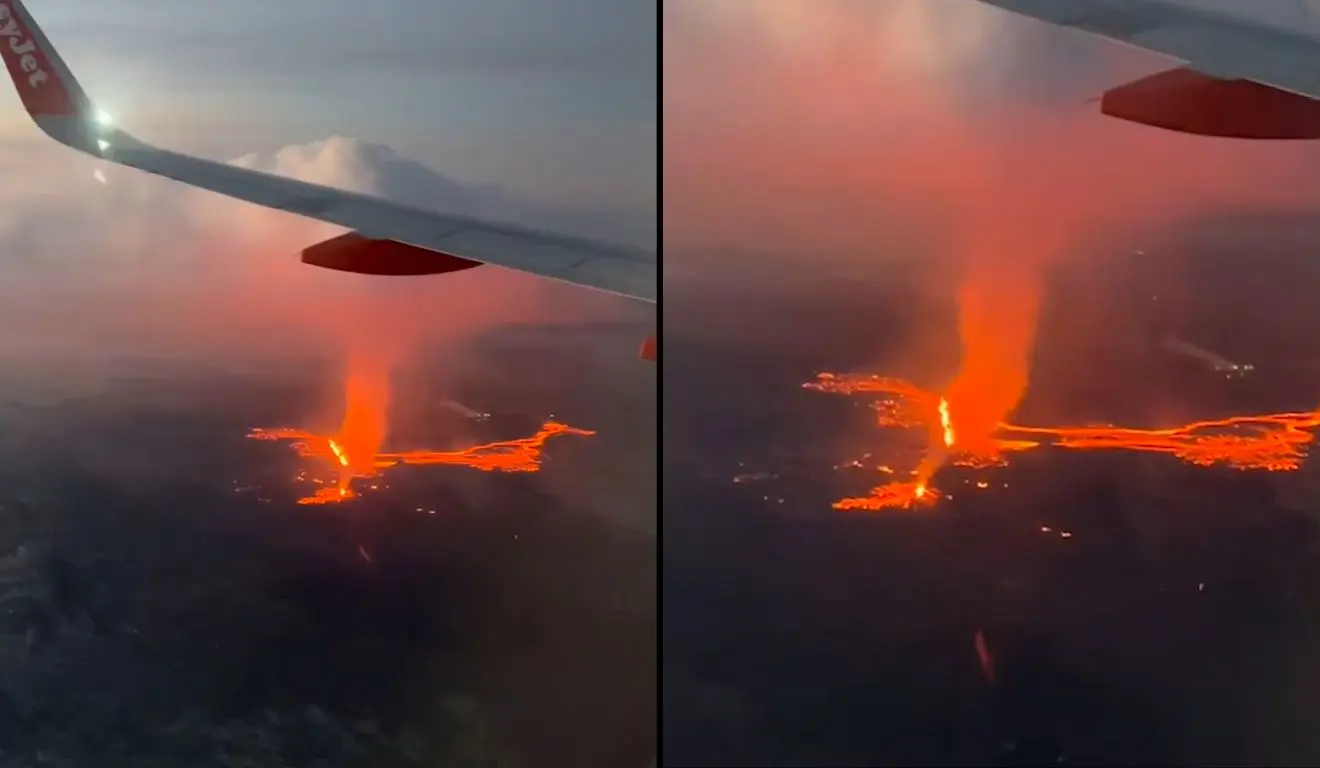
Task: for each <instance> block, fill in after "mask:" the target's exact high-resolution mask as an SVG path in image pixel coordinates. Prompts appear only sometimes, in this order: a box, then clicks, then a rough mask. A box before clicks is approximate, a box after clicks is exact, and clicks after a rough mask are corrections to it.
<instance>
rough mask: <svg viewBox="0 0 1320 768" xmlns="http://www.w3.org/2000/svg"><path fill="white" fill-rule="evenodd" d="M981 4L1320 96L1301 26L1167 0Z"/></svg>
mask: <svg viewBox="0 0 1320 768" xmlns="http://www.w3.org/2000/svg"><path fill="white" fill-rule="evenodd" d="M981 2H983V3H986V4H988V5H993V6H995V7H998V8H1003V9H1004V10H1006V11H1011V12H1013V13H1017V14H1020V15H1022V16H1028V17H1030V18H1033V19H1039V20H1040V21H1044V22H1047V23H1050V24H1055V25H1058V26H1060V27H1067V28H1070V29H1076V30H1079V31H1081V32H1086V33H1089V34H1092V35H1098V36H1100V37H1104V38H1107V39H1109V40H1114V41H1116V42H1119V43H1124V44H1126V45H1130V46H1134V47H1137V48H1142V49H1145V50H1148V51H1153V52H1155V53H1161V54H1164V55H1165V56H1169V57H1170V58H1174V59H1179V60H1181V61H1185V62H1187V63H1188V65H1189V68H1190V69H1192V70H1195V71H1196V72H1199V73H1202V74H1204V75H1210V76H1213V77H1216V78H1220V79H1223V80H1250V81H1252V82H1255V83H1259V84H1261V85H1268V86H1272V87H1274V88H1277V89H1279V90H1282V91H1288V92H1290V93H1295V94H1298V95H1301V96H1307V97H1309V98H1312V99H1320V38H1316V37H1313V36H1311V35H1308V34H1305V33H1303V32H1300V31H1293V30H1289V29H1284V28H1280V27H1274V26H1270V25H1268V24H1265V23H1262V22H1259V21H1253V20H1252V19H1249V18H1243V17H1239V16H1234V15H1230V14H1227V13H1223V12H1220V11H1214V10H1209V9H1203V8H1195V7H1191V6H1187V5H1180V4H1177V3H1174V2H1170V1H1169V0H981ZM1252 5H1254V3H1250V2H1243V3H1242V6H1243V7H1244V8H1247V7H1248V6H1252Z"/></svg>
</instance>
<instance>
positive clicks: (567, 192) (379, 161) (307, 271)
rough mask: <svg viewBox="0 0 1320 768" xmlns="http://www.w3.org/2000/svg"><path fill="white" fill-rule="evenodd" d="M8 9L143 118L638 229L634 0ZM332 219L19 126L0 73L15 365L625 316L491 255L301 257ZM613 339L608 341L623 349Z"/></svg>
mask: <svg viewBox="0 0 1320 768" xmlns="http://www.w3.org/2000/svg"><path fill="white" fill-rule="evenodd" d="M29 10H30V11H31V12H32V13H33V14H34V16H36V18H37V20H38V22H39V23H40V24H41V25H42V26H43V28H44V29H45V31H46V32H47V34H48V35H49V37H50V38H51V40H52V41H53V42H54V44H55V45H56V47H57V48H58V49H59V50H60V52H61V53H62V54H63V55H64V57H65V58H66V60H67V61H68V63H69V65H70V67H71V68H72V69H73V71H74V72H75V73H76V74H77V75H78V76H79V79H80V80H81V81H82V83H83V85H84V87H85V88H86V90H87V91H88V93H89V95H90V96H91V97H92V98H93V99H94V100H95V101H96V102H97V103H98V105H99V106H100V107H102V108H104V109H106V110H107V111H109V112H110V113H111V114H112V115H113V116H114V117H115V118H116V120H117V121H118V122H119V123H120V124H121V125H123V126H124V127H125V128H126V129H127V130H129V131H130V132H132V133H134V134H136V135H137V136H139V137H140V138H142V139H144V140H147V141H150V142H153V143H156V144H158V145H162V146H165V147H169V148H178V149H183V150H189V151H194V152H198V153H201V154H204V155H208V156H211V157H217V158H222V159H236V158H243V162H244V163H245V164H247V165H250V166H256V167H260V168H264V169H268V170H272V171H275V172H277V173H282V174H285V175H289V176H292V177H296V178H302V179H306V180H309V181H314V182H318V183H325V184H330V185H333V186H338V187H341V188H347V189H354V190H359V191H364V192H369V193H374V194H379V195H382V196H385V197H390V198H394V199H400V200H402V201H404V202H410V203H414V204H418V205H422V206H426V207H433V208H440V209H445V210H453V211H458V212H465V213H471V214H475V215H478V216H486V217H490V218H497V219H506V220H514V221H517V222H520V223H525V224H529V225H532V226H540V227H549V228H558V229H565V230H568V231H575V232H577V233H579V234H584V235H589V236H590V235H595V236H598V237H605V238H607V239H614V240H624V241H628V242H632V243H634V244H636V245H640V246H643V247H651V248H654V246H655V229H656V224H655V220H656V198H657V193H656V176H657V166H656V142H657V140H658V125H657V120H658V117H657V114H658V111H657V107H656V97H657V79H656V74H657V68H658V65H657V57H656V47H657V45H656V25H657V23H658V18H657V12H656V7H655V4H654V3H653V2H648V1H647V0H555V2H552V3H541V2H536V1H535V0H436V1H435V2H428V1H425V0H380V2H375V3H348V2H343V0H280V2H274V3H270V2H257V0H233V2H228V3H224V4H217V3H176V2H165V1H164V0H126V1H125V2H120V3H115V4H104V3H86V2H81V1H75V0H32V2H31V3H30V4H29ZM97 172H100V173H101V174H103V175H104V176H105V178H106V180H107V182H108V183H106V184H100V183H98V182H96V181H95V180H94V179H93V176H94V174H95V173H97ZM338 232H339V230H337V229H335V228H333V227H327V226H323V225H318V224H317V223H316V222H311V221H309V220H306V219H302V218H300V217H297V216H292V215H289V214H283V213H281V212H272V211H267V210H264V209H260V208H258V207H256V206H251V205H247V204H243V203H238V202H235V201H231V200H228V199H226V198H223V197H220V196H218V195H213V194H211V193H207V192H202V191H199V190H194V189H190V188H187V187H185V186H183V185H181V184H178V183H175V182H171V181H167V180H162V179H159V178H156V177H153V176H149V175H147V174H143V173H140V172H137V171H134V170H132V169H125V168H119V167H116V166H112V165H107V164H105V163H101V162H100V161H97V160H96V159H94V158H89V157H86V156H83V155H80V154H78V153H76V152H73V151H71V150H68V149H67V148H65V147H62V146H60V145H58V144H56V143H55V142H53V141H51V140H50V139H49V138H47V137H45V136H44V135H42V134H41V133H39V132H38V131H37V129H36V128H35V126H33V125H32V124H31V121H30V120H29V119H28V117H27V115H26V114H25V113H24V112H23V108H22V106H21V105H20V103H19V101H18V99H17V98H16V97H15V94H14V89H13V87H12V85H10V83H9V82H8V80H7V79H6V82H5V83H4V87H0V359H2V360H4V361H5V362H6V365H7V366H9V367H10V369H11V370H17V369H19V368H22V367H23V366H24V365H26V363H24V364H20V363H19V362H18V361H19V360H20V359H23V360H29V359H30V358H32V357H33V356H45V357H63V358H76V359H78V360H83V361H92V362H94V361H96V360H104V359H107V358H114V357H116V356H120V355H127V354H146V355H166V356H179V355H184V354H187V355H191V356H195V357H203V358H208V359H209V358H234V359H237V358H239V357H245V358H246V357H252V356H253V355H259V356H262V357H263V358H264V359H268V358H269V357H270V356H272V355H273V356H275V357H289V356H294V355H299V354H302V353H308V354H322V353H336V352H343V351H345V350H346V349H349V348H361V347H363V346H367V347H371V346H379V345H381V344H383V343H385V342H386V341H390V342H391V343H393V344H394V345H395V346H398V347H400V348H401V349H402V348H408V349H411V348H413V346H414V345H415V344H421V343H423V342H427V341H432V340H435V339H436V338H440V339H442V340H443V339H448V340H452V341H454V342H455V344H465V343H467V341H468V340H469V339H472V338H475V337H477V336H479V335H480V334H481V333H483V332H484V331H485V330H488V329H489V328H490V327H491V326H494V325H500V324H507V323H517V322H527V321H538V322H558V321H574V320H581V319H582V318H584V317H609V318H614V319H617V318H618V317H620V316H621V315H625V316H630V317H633V318H634V319H636V318H637V315H636V312H637V310H636V308H635V307H632V306H629V305H627V303H626V302H622V300H615V299H614V298H613V297H605V296H604V295H603V294H598V293H596V292H593V291H587V290H584V289H578V288H575V287H572V286H565V285H562V284H558V283H553V281H545V280H540V279H536V278H531V277H528V276H525V275H519V274H517V273H513V272H510V271H507V270H502V269H498V268H494V267H485V268H481V269H475V270H471V271H468V272H463V273H458V274H453V275H445V276H440V277H428V278H419V279H414V280H402V281H400V280H390V279H388V278H372V277H363V276H358V275H347V274H343V273H335V272H330V271H327V270H322V269H316V268H312V267H307V266H304V265H302V264H300V263H299V260H298V254H299V251H300V250H301V249H302V248H304V247H306V246H308V245H311V244H313V243H315V242H317V241H318V240H320V239H324V238H327V237H330V236H333V235H335V234H338ZM643 309H644V310H645V311H644V312H643V313H642V316H641V318H642V320H643V321H645V320H646V317H647V316H648V315H649V314H650V313H651V309H650V308H649V307H643ZM629 313H632V314H631V315H630V314H629ZM637 341H638V342H640V338H638V339H637ZM633 344H634V342H631V341H629V342H627V343H626V344H624V346H623V347H622V348H621V349H620V350H619V355H618V357H619V359H621V360H624V361H629V362H631V361H635V355H634V352H635V346H633ZM400 354H403V352H400ZM98 364H99V363H98Z"/></svg>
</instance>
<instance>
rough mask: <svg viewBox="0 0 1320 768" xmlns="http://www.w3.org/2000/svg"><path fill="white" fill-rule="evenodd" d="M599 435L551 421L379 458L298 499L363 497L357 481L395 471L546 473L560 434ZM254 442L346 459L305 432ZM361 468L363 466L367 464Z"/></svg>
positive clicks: (260, 435)
mask: <svg viewBox="0 0 1320 768" xmlns="http://www.w3.org/2000/svg"><path fill="white" fill-rule="evenodd" d="M594 434H596V433H595V432H594V431H592V430H588V429H578V428H577V427H570V426H568V425H567V424H561V423H559V422H557V421H547V422H545V424H543V425H542V426H541V429H540V430H538V431H537V433H536V434H534V435H532V436H530V437H522V438H517V439H514V440H500V441H497V442H493V443H485V444H482V445H474V446H472V447H471V448H464V449H463V450H460V451H428V450H413V451H398V452H382V453H377V454H375V455H374V456H372V457H371V459H370V465H369V468H360V469H358V470H357V472H356V474H353V475H351V476H350V477H349V480H348V481H343V480H342V478H343V477H344V475H343V474H341V475H340V477H341V482H340V483H338V484H336V485H334V486H325V487H322V488H318V489H317V490H316V492H315V493H313V494H311V495H310V496H306V497H303V498H301V499H299V500H298V503H299V504H329V503H335V502H339V501H346V500H347V499H351V498H354V497H355V496H357V492H356V491H354V490H353V489H352V488H351V487H350V483H351V481H352V480H356V479H361V478H366V477H372V476H375V475H377V474H379V473H380V472H381V471H383V470H386V469H389V468H390V467H397V466H399V465H404V464H411V465H424V464H425V465H434V464H450V465H456V466H462V467H470V468H472V469H478V470H481V471H483V472H535V471H537V470H538V469H540V468H541V459H542V449H543V448H544V447H545V444H546V442H547V441H548V440H549V439H550V438H552V437H555V436H557V435H579V436H584V437H589V436H591V435H594ZM248 437H250V438H252V439H254V440H289V441H292V444H291V447H292V448H293V450H294V451H296V452H297V453H298V455H299V456H302V457H304V458H308V459H317V460H320V461H323V462H325V463H327V464H330V465H332V466H335V467H341V466H342V461H341V460H340V454H339V453H338V451H337V450H336V445H337V441H336V439H335V438H334V437H330V436H327V435H318V434H315V433H312V432H308V431H306V430H301V429H287V428H281V429H253V430H252V431H251V432H249V433H248ZM356 466H358V467H362V466H363V465H362V463H360V462H359V463H358V464H357V465H356Z"/></svg>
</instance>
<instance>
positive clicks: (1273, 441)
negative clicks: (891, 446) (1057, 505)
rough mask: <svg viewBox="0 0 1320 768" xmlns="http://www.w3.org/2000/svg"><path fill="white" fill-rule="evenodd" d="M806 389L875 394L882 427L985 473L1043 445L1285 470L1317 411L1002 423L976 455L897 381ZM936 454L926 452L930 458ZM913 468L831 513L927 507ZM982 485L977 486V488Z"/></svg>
mask: <svg viewBox="0 0 1320 768" xmlns="http://www.w3.org/2000/svg"><path fill="white" fill-rule="evenodd" d="M803 386H804V387H805V388H807V389H812V390H816V391H819V392H827V393H833V394H841V395H855V394H867V395H879V396H882V397H884V398H885V399H883V400H881V401H880V403H878V405H877V411H879V413H880V419H879V424H880V426H881V427H885V428H897V429H909V428H917V427H923V428H925V427H927V425H930V426H929V429H931V431H932V432H935V433H938V434H940V435H941V442H942V443H943V445H944V449H945V450H946V451H950V452H951V453H952V461H953V463H954V464H957V465H961V466H970V467H984V466H987V465H991V464H1002V463H1003V462H1004V461H1005V459H1004V458H1003V457H1004V455H1005V454H1007V453H1010V452H1015V451H1026V450H1031V449H1033V448H1036V447H1039V446H1042V445H1048V446H1054V447H1058V448H1069V449H1073V450H1126V451H1145V452H1149V453H1165V454H1169V455H1171V456H1175V457H1177V458H1178V459H1180V460H1182V461H1185V462H1187V463H1189V464H1194V465H1197V466H1203V467H1208V466H1214V465H1223V466H1227V467H1231V468H1233V469H1239V470H1267V471H1272V472H1289V471H1292V470H1295V469H1297V468H1298V467H1299V466H1301V463H1302V460H1303V459H1305V458H1306V452H1307V448H1308V447H1309V446H1310V444H1311V442H1312V441H1313V440H1314V439H1315V434H1314V430H1315V429H1316V428H1318V427H1320V412H1306V413H1303V412H1296V413H1273V414H1262V415H1253V416H1231V417H1228V418H1223V419H1209V420H1205V421H1194V422H1191V423H1189V424H1183V425H1181V426H1177V427H1169V428H1166V429H1134V428H1125V427H1115V426H1088V427H1030V426H1021V425H1016V424H1010V423H1001V424H1000V425H999V426H998V428H997V429H996V430H995V432H994V434H993V435H992V437H991V440H990V442H989V443H988V444H987V445H984V446H977V447H976V449H975V450H960V449H959V447H956V446H955V442H954V437H955V433H954V431H953V426H954V425H953V423H952V421H951V418H950V412H949V404H948V401H947V400H945V399H944V398H942V397H940V396H938V395H936V394H933V393H931V392H927V391H925V390H922V389H920V388H919V387H917V386H916V385H914V384H912V383H911V382H908V381H904V380H902V379H893V378H885V377H880V376H869V375H864V374H855V375H836V374H831V373H822V374H820V375H819V376H818V377H817V379H816V381H813V382H808V383H807V384H804V385H803ZM933 453H935V452H931V453H928V454H927V455H928V456H930V455H932V454H933ZM922 471H923V468H921V467H919V468H918V469H917V470H916V471H915V472H914V475H915V476H916V479H915V480H914V481H911V482H897V483H889V484H886V485H881V486H878V487H876V488H874V489H872V490H871V493H870V494H869V495H867V496H862V497H858V498H848V499H841V500H840V501H838V502H835V504H834V507H835V509H841V510H871V511H874V510H881V509H889V508H908V507H911V506H913V505H914V504H917V503H930V502H933V501H935V500H937V499H938V498H939V493H938V492H937V491H936V490H935V489H934V488H931V487H929V486H928V485H927V481H928V479H929V478H928V477H923V476H922V474H921V473H922ZM978 485H981V484H978Z"/></svg>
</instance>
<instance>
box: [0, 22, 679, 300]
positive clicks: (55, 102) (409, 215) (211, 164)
mask: <svg viewBox="0 0 1320 768" xmlns="http://www.w3.org/2000/svg"><path fill="white" fill-rule="evenodd" d="M0 58H3V59H4V62H5V66H6V68H7V69H8V70H9V74H10V76H11V77H12V78H13V80H14V86H15V88H17V89H18V93H19V97H20V99H22V101H23V106H24V107H25V108H26V109H27V111H28V114H29V115H31V116H32V119H33V120H34V121H35V122H36V123H37V125H38V127H40V128H41V130H42V131H44V132H45V133H46V134H47V135H49V136H50V137H51V138H53V139H55V140H56V141H59V142H60V143H62V144H65V145H67V146H69V147H72V148H74V149H76V150H78V151H80V152H83V153H86V154H89V155H92V156H94V157H100V158H104V159H106V160H108V161H111V162H114V163H118V164H120V165H125V166H129V167H132V168H137V169H139V170H143V171H146V172H148V173H153V174H155V175H157V176H164V177H166V178H170V179H174V180H176V181H181V182H183V183H184V184H188V185H189V186H194V187H199V188H202V189H206V190H210V191H212V192H216V193H219V194H222V195H225V196H227V197H232V198H235V199H238V200H243V201H246V202H249V203H255V204H256V205H261V206H264V207H267V208H277V209H279V210H283V211H288V212H290V213H296V214H298V215H301V216H306V217H308V218H312V219H317V220H319V221H324V222H327V223H330V224H337V225H339V226H342V227H348V228H349V229H352V230H355V231H356V232H358V233H360V234H361V235H363V236H364V237H368V238H374V239H381V240H397V241H399V242H402V243H407V244H409V245H413V246H417V247H419V248H424V249H427V250H430V251H435V252H437V253H441V254H446V255H450V256H456V257H459V258H462V259H470V260H472V261H479V262H482V263H485V264H494V265H496V266H501V267H506V268H509V269H514V270H518V271H521V272H528V273H531V274H535V275H540V276H542V277H548V278H552V279H556V280H562V281H565V282H569V283H574V284H576V285H581V286H586V287H588V288H595V289H598V290H602V291H607V292H609V293H615V294H619V295H622V296H627V297H630V298H633V299H638V300H641V301H647V302H655V300H656V266H657V259H656V257H655V255H654V254H652V253H649V252H646V251H642V250H637V249H630V248H623V247H619V246H615V245H610V244H605V243H599V242H595V241H592V240H588V239H585V238H579V237H571V236H567V235H559V234H555V233H551V232H541V231H537V230H533V229H528V228H524V227H518V226H515V225H510V224H499V223H494V222H489V221H483V220H480V219H473V218H468V217H464V216H454V215H449V214H443V213H437V212H433V211H428V210H424V209H421V208H414V207H411V206H407V205H400V204H398V203H393V202H389V201H387V200H382V199H380V198H377V197H372V196H370V195H363V194H358V193H354V192H347V191H344V190H339V189H334V188H331V187H323V186H320V185H318V184H309V183H306V182H302V181H296V180H293V179H288V178H284V177H282V176H275V175H272V174H268V173H262V172H260V171H254V170H249V169H246V168H238V167H235V166H231V165H227V164H225V163H219V162H215V161H212V160H205V159H202V158H198V157H192V156H189V155H183V154H179V153H177V152H171V151H168V150H164V149H159V148H157V147H153V146H151V145H149V144H147V143H145V142H142V141H140V140H138V139H136V138H134V137H133V136H131V135H130V134H128V133H127V132H125V131H124V130H122V129H120V128H118V127H116V126H113V125H111V124H109V121H108V120H105V119H104V118H102V117H101V116H100V114H99V113H98V112H97V111H96V109H95V108H94V107H93V105H92V103H91V101H90V99H88V98H87V95H86V94H85V93H84V92H83V90H82V87H81V86H80V85H79V84H78V81H77V80H76V79H75V78H74V76H73V74H72V73H71V72H70V71H69V69H68V67H67V66H66V65H65V64H64V62H63V60H62V59H61V58H60V56H59V54H58V53H57V52H56V51H55V49H54V47H53V46H52V45H51V44H50V41H49V40H48V39H47V38H46V36H45V34H44V33H43V32H42V31H41V29H40V27H38V26H37V24H36V22H35V21H34V20H33V19H32V16H31V15H30V14H29V13H28V11H27V9H26V8H25V7H24V6H23V3H22V2H21V0H0Z"/></svg>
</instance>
